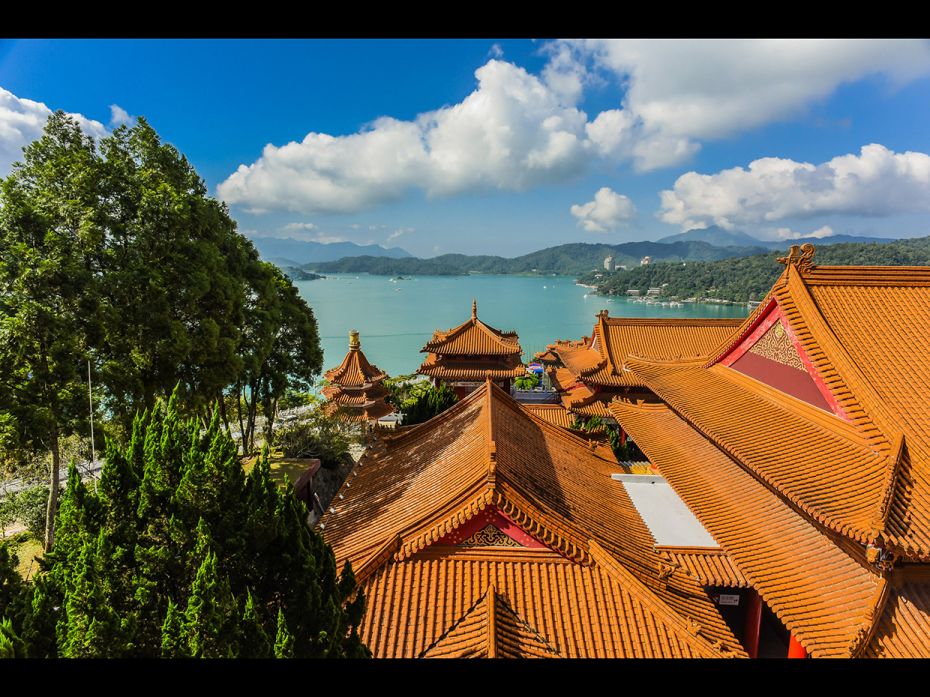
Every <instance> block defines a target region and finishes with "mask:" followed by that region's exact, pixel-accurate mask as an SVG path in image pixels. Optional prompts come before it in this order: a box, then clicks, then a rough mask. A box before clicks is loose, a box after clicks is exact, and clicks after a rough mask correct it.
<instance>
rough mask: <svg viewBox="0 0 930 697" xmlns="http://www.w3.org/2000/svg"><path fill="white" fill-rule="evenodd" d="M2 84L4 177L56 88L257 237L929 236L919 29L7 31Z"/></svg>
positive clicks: (449, 242) (513, 246) (510, 251)
mask: <svg viewBox="0 0 930 697" xmlns="http://www.w3.org/2000/svg"><path fill="white" fill-rule="evenodd" d="M0 89H2V90H3V91H2V92H0V176H2V175H5V174H6V173H7V172H8V171H9V166H10V163H11V162H12V161H13V160H14V159H17V155H18V154H19V153H20V152H21V150H20V148H21V147H22V145H23V144H25V143H27V142H29V141H30V140H31V139H33V138H35V137H36V136H37V135H38V133H39V132H40V131H41V126H42V123H44V119H45V117H46V116H47V113H48V110H49V109H63V110H65V111H67V112H69V113H74V114H76V115H80V118H81V120H82V123H84V124H85V128H86V130H88V132H90V133H92V134H94V135H98V136H99V135H104V134H105V133H106V131H107V130H108V129H110V128H112V127H113V126H114V125H115V124H117V123H118V122H119V121H120V120H121V119H124V118H126V117H127V116H130V117H134V116H137V115H143V116H145V117H146V118H147V119H148V120H149V122H150V123H151V124H152V125H153V126H154V127H155V129H156V130H157V131H158V132H159V134H161V136H162V137H163V138H164V139H165V140H167V141H169V142H171V143H173V144H174V145H175V146H176V147H178V148H179V149H180V150H181V151H182V152H183V153H185V154H186V155H187V156H188V158H189V159H190V160H191V162H192V163H193V164H194V166H195V167H196V168H197V170H198V171H199V172H200V174H201V176H203V177H204V179H205V180H206V182H207V184H208V186H209V188H210V191H211V193H212V194H213V195H217V196H219V197H220V198H223V199H224V200H226V201H227V202H228V203H229V204H230V210H231V212H232V214H233V216H234V217H235V218H236V220H237V221H238V222H239V226H240V229H241V230H242V231H243V232H245V233H246V234H248V235H250V236H294V237H300V238H303V239H316V240H321V241H327V240H342V239H347V240H351V241H354V242H358V243H369V242H374V243H378V244H384V245H393V244H397V245H400V246H403V247H404V248H406V249H408V250H409V251H411V252H413V253H414V254H417V255H420V256H432V255H434V254H439V253H446V252H464V253H493V254H503V255H507V256H511V255H516V254H521V253H525V252H529V251H532V250H534V249H539V248H542V247H545V246H550V245H553V244H559V243H563V242H578V241H581V242H611V243H617V242H623V241H628V240H637V239H657V238H659V237H662V236H665V235H670V234H674V233H676V232H680V231H682V230H684V229H688V228H690V227H703V226H707V225H712V224H717V225H722V226H723V227H728V228H730V229H735V230H743V231H746V232H749V233H750V234H755V235H758V236H760V237H765V238H770V239H775V238H778V239H785V240H786V244H787V240H789V239H791V238H792V237H796V236H799V235H800V234H808V233H816V234H817V235H818V236H829V235H831V234H840V233H845V234H859V235H878V236H888V237H898V236H905V237H910V236H917V235H925V234H930V225H928V223H930V156H928V155H927V153H930V129H927V128H926V124H927V122H928V116H930V45H928V43H927V42H921V41H845V40H831V41H807V40H798V41H791V42H778V41H774V42H769V41H692V42H689V41H663V42H657V41H641V40H622V41H608V40H596V41H571V42H568V41H564V42H563V41H548V40H545V41H543V40H540V41H529V40H494V39H479V40H415V41H414V40H377V41H375V40H355V41H344V40H313V41H296V40H293V41H291V40H288V41H285V40H260V41H238V40H236V41H233V40H211V41H200V40H185V41H163V40H100V41H89V40H58V41H54V40H14V41H9V40H8V41H0ZM111 105H115V106H112V107H111ZM308 134H309V135H308ZM266 146H269V147H267V148H266Z"/></svg>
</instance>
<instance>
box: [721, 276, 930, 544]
mask: <svg viewBox="0 0 930 697" xmlns="http://www.w3.org/2000/svg"><path fill="white" fill-rule="evenodd" d="M771 302H777V303H778V306H779V307H780V308H781V310H782V311H783V312H784V314H785V317H786V319H787V320H788V322H789V324H790V326H791V330H792V331H793V332H794V334H795V336H796V337H797V338H798V340H799V342H800V344H801V346H802V348H803V349H804V351H805V352H806V353H807V355H808V357H809V358H810V360H811V362H812V364H813V365H814V367H815V369H816V370H817V372H818V373H819V375H820V377H821V378H822V379H823V381H824V383H825V384H826V385H827V387H828V388H829V390H830V392H831V394H832V395H833V397H834V398H835V399H836V402H837V404H838V405H839V407H840V408H841V409H842V410H843V411H844V412H845V414H846V415H847V417H848V419H849V422H850V423H851V424H852V425H853V426H854V427H855V428H856V429H857V431H858V433H859V435H860V436H861V438H862V439H864V441H865V442H866V443H867V445H868V447H870V448H872V449H873V450H875V452H876V453H878V454H880V456H882V457H883V458H884V460H885V465H886V466H885V468H884V470H883V472H882V475H881V476H880V477H879V476H878V475H876V474H874V473H873V474H872V475H871V479H870V483H871V485H872V486H874V487H877V491H876V492H873V493H874V501H873V505H874V506H875V510H876V513H875V514H874V515H873V517H872V518H873V519H872V521H871V522H872V523H873V528H874V530H873V532H875V533H876V534H880V536H881V538H882V539H883V540H884V541H885V543H886V544H889V545H891V546H892V547H893V548H895V549H896V550H897V551H898V552H899V553H901V554H903V555H905V556H907V557H910V558H918V559H922V560H930V401H928V400H927V399H926V395H927V394H928V390H930V362H928V360H927V358H928V356H930V352H928V343H927V336H926V326H927V322H928V318H930V269H928V268H927V267H863V266H854V267H847V266H842V267H836V266H815V267H813V268H809V269H803V268H800V269H799V267H797V266H795V265H791V264H789V265H788V267H787V268H786V269H785V271H784V273H783V274H782V275H781V277H780V278H779V279H778V281H777V282H776V283H775V285H774V286H773V288H772V291H771V292H770V293H769V296H768V297H767V298H766V300H765V301H764V302H763V303H762V304H761V305H760V307H759V308H758V309H757V310H756V311H755V312H754V313H753V314H752V315H750V317H749V318H748V319H747V320H746V322H745V323H744V325H743V327H742V328H741V329H740V330H738V331H737V332H736V334H735V335H734V337H733V338H732V340H731V341H728V342H725V343H724V344H723V345H722V346H721V347H720V349H719V350H718V351H717V352H715V356H714V358H712V360H711V361H710V362H709V363H708V365H712V364H714V363H715V362H716V361H717V360H719V358H720V357H722V356H723V355H725V354H726V353H727V352H728V351H729V350H730V349H731V348H732V347H733V346H734V345H735V344H736V343H738V342H739V341H740V340H741V339H742V338H743V337H744V336H745V335H746V334H747V333H748V332H749V331H750V330H751V329H752V326H753V324H754V322H755V321H756V320H757V319H758V318H759V317H761V315H762V314H764V312H765V311H766V306H767V305H768V304H770V303H771ZM876 479H880V480H881V481H880V482H878V483H876Z"/></svg>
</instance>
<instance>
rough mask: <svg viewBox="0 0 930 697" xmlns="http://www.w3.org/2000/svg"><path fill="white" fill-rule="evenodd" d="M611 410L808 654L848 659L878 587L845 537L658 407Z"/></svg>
mask: <svg viewBox="0 0 930 697" xmlns="http://www.w3.org/2000/svg"><path fill="white" fill-rule="evenodd" d="M611 411H613V413H614V415H615V416H616V418H617V419H618V421H619V422H620V423H622V424H623V425H624V427H625V428H626V429H627V431H628V432H629V433H630V435H631V437H632V438H633V439H634V440H635V441H636V444H637V445H638V446H639V447H640V448H642V449H643V451H644V452H645V453H646V455H647V456H648V457H649V459H650V460H651V461H652V462H655V463H656V464H657V465H658V467H659V468H660V470H661V471H662V474H663V475H664V476H665V478H666V479H667V480H668V482H669V484H671V486H672V488H673V489H674V490H675V491H676V492H677V493H678V494H679V496H681V498H682V499H683V500H684V501H685V503H686V504H687V505H688V507H689V508H690V509H691V510H692V512H694V514H695V515H696V516H697V518H698V519H699V520H700V521H701V523H702V524H703V525H704V526H705V527H706V528H707V530H708V532H710V533H711V535H713V537H714V539H715V540H717V541H718V542H719V543H720V545H721V547H722V548H723V549H724V551H725V552H726V553H727V555H728V556H729V558H730V559H731V560H732V562H733V563H734V565H735V566H736V567H737V568H738V570H739V572H741V573H742V575H743V576H744V577H745V578H746V580H747V581H748V582H749V583H750V584H751V585H752V586H753V587H754V588H755V589H756V590H757V591H758V592H759V593H760V595H761V596H762V598H763V599H764V600H765V602H766V604H768V606H769V607H770V608H772V610H773V611H774V612H775V614H776V615H778V617H779V618H780V619H781V620H782V622H783V623H784V624H785V625H786V626H787V627H788V629H789V630H790V631H791V632H792V633H793V634H794V635H795V636H796V637H797V638H798V639H799V640H800V641H801V643H802V644H803V645H804V647H805V648H806V649H807V650H808V652H809V653H810V654H811V655H813V656H837V657H841V656H849V655H852V654H853V653H854V651H855V650H856V647H857V646H858V643H857V642H858V641H859V640H860V639H861V637H860V634H861V632H862V631H863V630H864V629H867V628H870V627H871V626H872V625H873V620H872V613H874V612H875V610H876V605H877V603H878V602H879V597H880V596H879V593H878V591H879V590H880V582H879V580H878V579H877V577H876V576H875V575H874V574H872V573H871V571H870V570H869V568H868V567H867V565H866V564H865V563H864V560H863V559H862V558H861V555H859V556H856V555H852V556H851V555H850V553H849V552H848V551H847V547H846V546H845V545H843V544H838V543H837V540H842V538H838V537H833V536H832V535H831V534H830V533H829V531H827V530H825V529H822V528H820V527H818V526H817V525H816V524H815V523H813V522H811V521H810V520H809V519H807V518H805V517H804V516H803V515H800V514H799V513H798V512H797V511H796V510H795V509H793V508H792V507H791V505H790V504H788V503H787V502H785V501H784V500H782V499H781V498H780V497H778V496H777V495H776V494H775V493H774V492H773V491H772V490H771V489H769V488H768V487H767V486H766V485H765V484H763V483H762V482H761V481H760V480H759V479H757V478H756V477H754V476H753V475H752V474H750V473H749V472H748V471H747V470H745V469H743V467H742V466H740V465H739V464H737V463H736V462H734V461H733V460H731V459H730V458H729V457H727V456H726V455H725V454H724V453H723V452H721V451H720V450H719V449H717V448H716V447H715V446H714V445H713V444H712V443H711V442H709V441H708V440H707V439H705V438H704V437H703V435H702V434H700V433H699V432H698V431H696V430H695V429H694V428H692V426H691V425H690V424H689V423H688V422H686V421H685V420H683V419H682V418H681V417H680V416H678V415H677V414H676V413H675V412H673V411H672V410H671V409H669V408H668V407H667V406H664V405H649V406H644V405H633V404H631V403H628V402H621V401H620V400H617V401H615V402H613V403H612V404H611ZM737 413H739V410H737Z"/></svg>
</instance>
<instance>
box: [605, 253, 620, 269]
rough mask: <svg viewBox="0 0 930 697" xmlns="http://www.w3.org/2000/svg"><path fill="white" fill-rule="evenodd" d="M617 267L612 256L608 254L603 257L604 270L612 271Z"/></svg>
mask: <svg viewBox="0 0 930 697" xmlns="http://www.w3.org/2000/svg"><path fill="white" fill-rule="evenodd" d="M616 268H617V265H616V264H615V263H614V258H613V256H608V257H607V258H606V259H604V270H605V271H614V270H615V269H616Z"/></svg>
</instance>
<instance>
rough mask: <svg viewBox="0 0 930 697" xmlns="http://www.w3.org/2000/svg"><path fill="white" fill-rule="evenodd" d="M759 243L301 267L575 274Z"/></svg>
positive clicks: (574, 249) (739, 251) (578, 246)
mask: <svg viewBox="0 0 930 697" xmlns="http://www.w3.org/2000/svg"><path fill="white" fill-rule="evenodd" d="M758 251H761V247H726V248H723V247H714V246H713V245H710V244H707V243H706V242H675V243H672V244H663V243H659V242H626V243H624V244H617V245H609V244H584V243H573V244H561V245H558V246H556V247H548V248H546V249H541V250H539V251H537V252H532V253H531V254H524V255H523V256H519V257H514V258H512V259H508V258H505V257H497V256H487V255H479V256H469V255H466V254H443V255H441V256H438V257H433V258H432V259H417V258H408V259H388V258H384V257H370V256H360V257H347V258H345V259H340V260H339V261H331V262H325V263H311V264H307V265H306V266H305V267H304V268H307V269H312V270H315V271H322V272H323V273H371V274H381V275H394V274H433V275H461V274H466V273H495V274H498V273H499V274H505V273H544V274H559V275H567V276H572V275H578V274H583V273H586V272H589V271H592V270H593V269H603V268H604V259H605V258H606V257H607V256H613V257H614V261H615V263H616V264H618V265H621V264H622V265H628V266H634V265H636V266H638V265H639V262H640V260H641V259H642V258H643V257H645V256H650V257H652V258H653V260H662V261H685V260H694V261H710V260H715V259H726V258H729V257H734V256H740V255H745V254H752V253H753V252H758Z"/></svg>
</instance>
